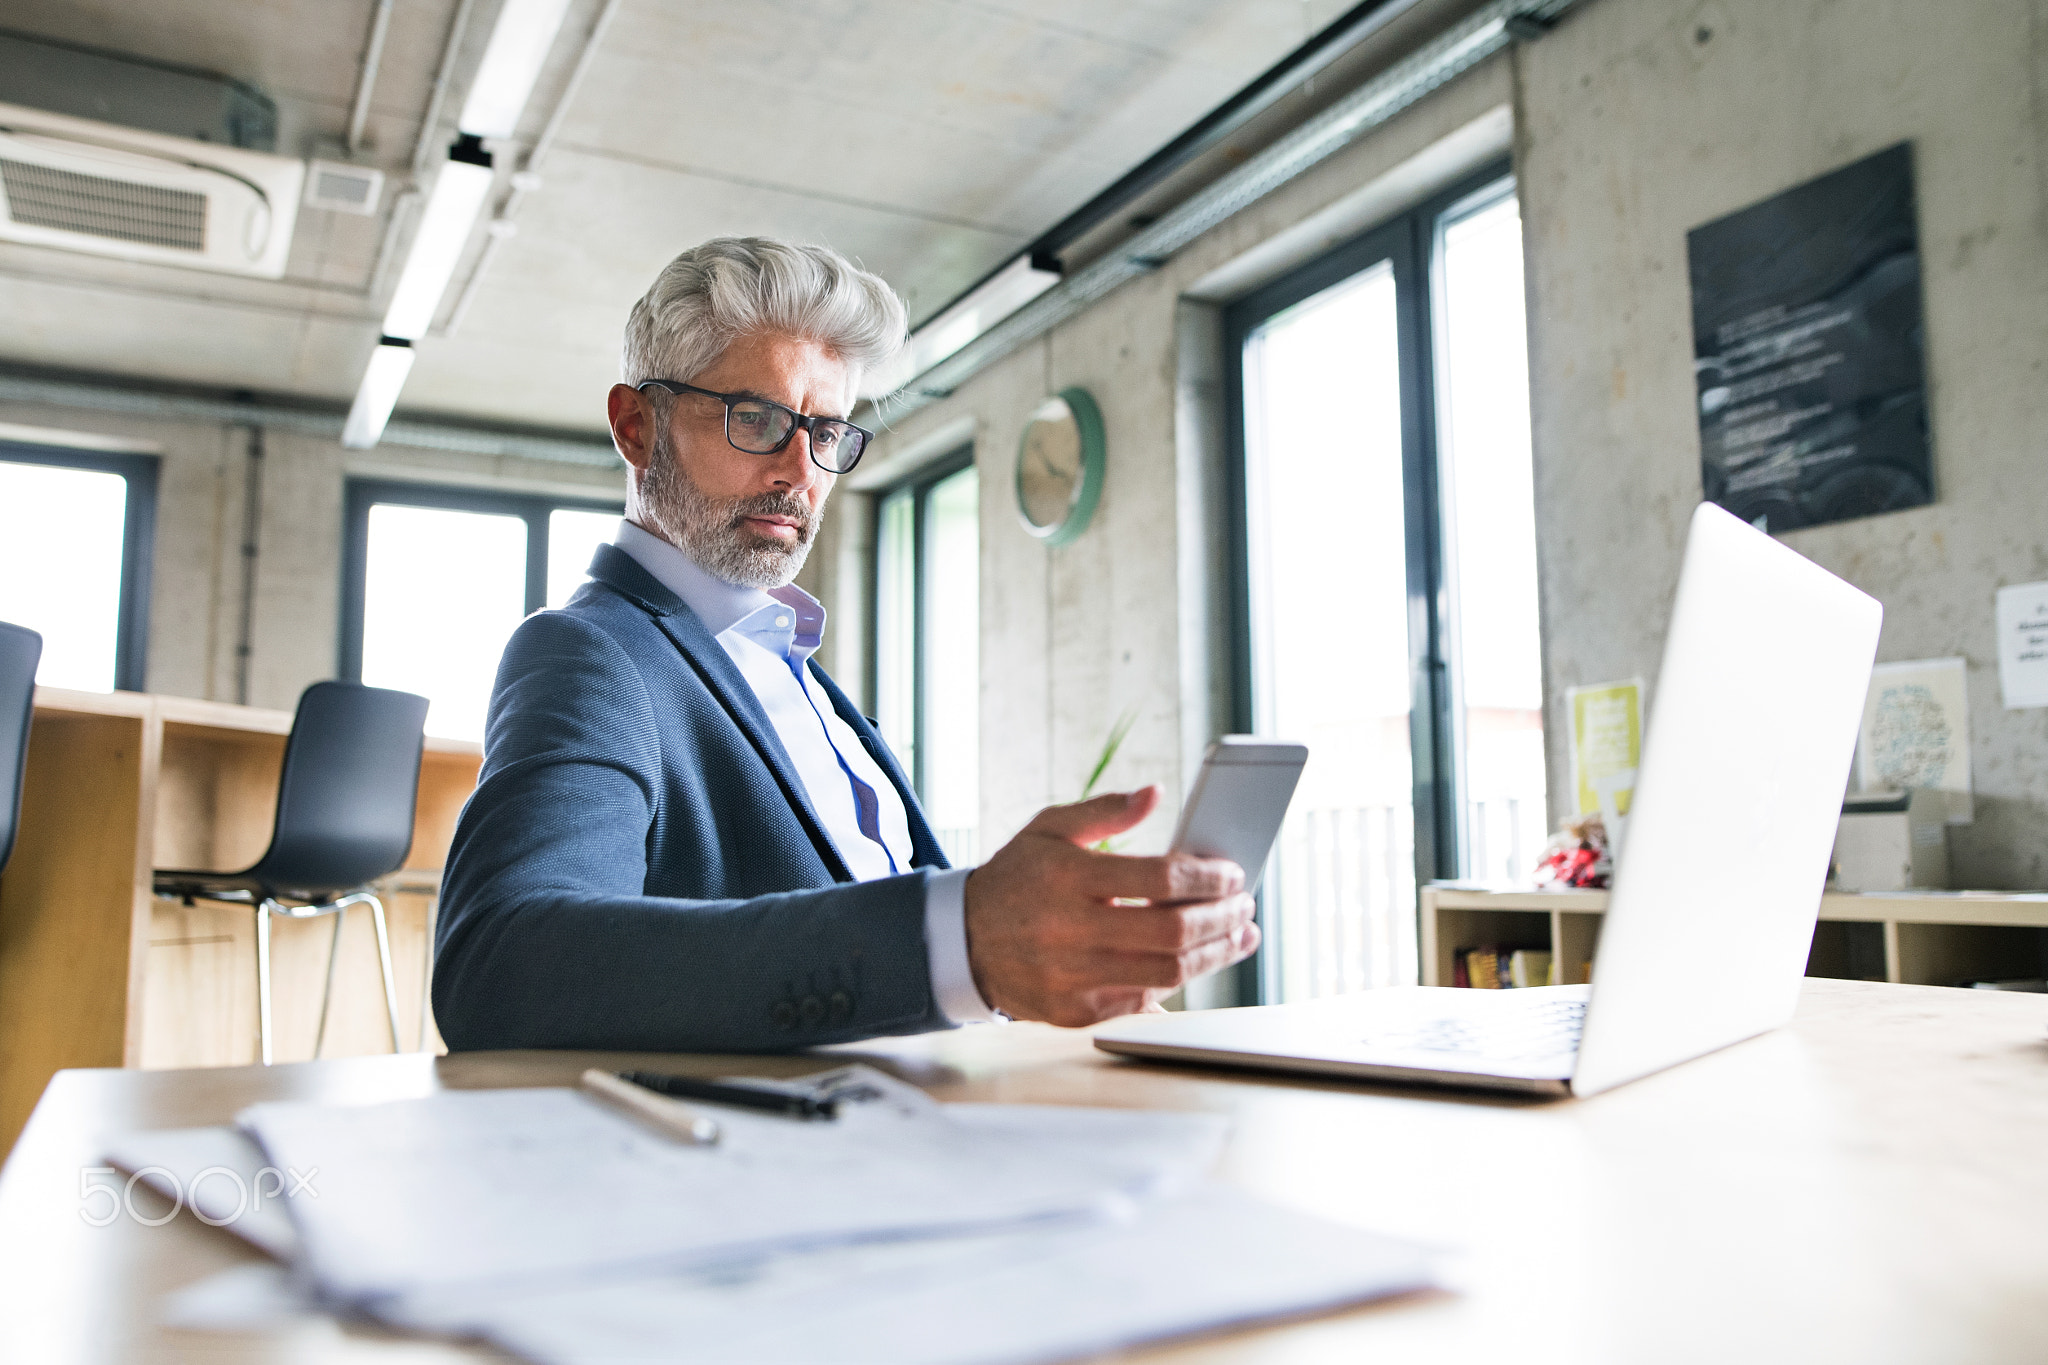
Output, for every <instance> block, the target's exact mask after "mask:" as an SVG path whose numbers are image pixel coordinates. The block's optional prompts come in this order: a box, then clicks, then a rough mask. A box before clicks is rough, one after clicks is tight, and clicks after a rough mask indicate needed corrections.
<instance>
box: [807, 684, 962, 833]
mask: <svg viewBox="0 0 2048 1365" xmlns="http://www.w3.org/2000/svg"><path fill="white" fill-rule="evenodd" d="M810 664H811V676H812V677H814V678H816V679H817V680H818V682H819V685H820V686H822V687H823V688H824V689H825V695H826V696H828V697H830V698H831V699H832V709H833V710H834V711H837V712H838V713H839V718H840V719H841V720H843V721H845V722H846V723H847V724H848V725H850V726H852V727H853V732H854V733H855V734H856V735H859V736H860V742H861V747H862V748H864V749H866V750H867V751H868V757H870V758H872V759H874V760H875V765H876V766H877V767H879V768H880V769H881V770H882V771H883V772H884V773H885V774H887V775H888V778H889V781H890V783H891V784H892V785H893V786H894V787H895V788H896V794H897V795H898V796H900V797H902V798H903V813H904V814H905V815H906V816H908V817H909V819H910V851H911V854H912V858H911V863H912V865H913V866H915V867H936V868H940V869H944V868H948V867H951V866H952V864H951V863H949V862H947V861H946V853H945V850H944V849H942V848H940V847H939V840H938V837H937V836H936V835H934V834H933V833H932V828H931V824H930V822H928V821H927V820H926V819H925V818H924V808H923V807H922V806H920V805H918V803H917V796H916V794H915V793H914V792H912V791H911V790H910V779H909V778H908V777H906V776H905V775H904V772H903V768H902V765H900V764H899V763H897V762H896V755H895V754H893V753H891V752H890V751H889V746H888V745H887V744H885V743H883V742H882V737H881V735H879V734H877V733H876V732H875V727H874V726H872V725H870V724H868V718H867V717H866V716H863V715H862V714H861V713H860V708H859V707H857V706H855V705H854V704H853V702H852V701H851V700H850V699H849V698H848V697H847V695H846V694H845V693H844V692H842V691H840V690H839V684H838V683H836V682H833V681H832V675H831V674H829V673H827V672H826V671H825V670H824V669H822V668H820V667H818V661H817V660H816V659H812V660H811V661H810Z"/></svg>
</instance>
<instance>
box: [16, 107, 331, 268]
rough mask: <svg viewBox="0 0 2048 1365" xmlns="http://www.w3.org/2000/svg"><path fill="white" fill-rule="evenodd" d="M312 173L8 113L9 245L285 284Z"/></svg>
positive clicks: (112, 129) (78, 122)
mask: <svg viewBox="0 0 2048 1365" xmlns="http://www.w3.org/2000/svg"><path fill="white" fill-rule="evenodd" d="M305 175H306V168H305V165H304V163H302V162H299V161H294V160H292V159H291V158H289V157H281V156H272V155H270V154H268V153H266V152H251V151H244V150H242V149H240V148H235V147H223V146H220V145H218V144H215V143H209V142H199V141H196V140H193V139H189V138H179V137H167V136H165V135H163V134H160V133H149V132H142V131H139V130H137V129H133V128H123V127H119V126H117V125H115V124H111V123H101V122H98V121H95V120H91V119H80V118H72V117H69V116H67V115H63V114H53V113H48V112H46V111H44V110H40V109H28V108H23V107H20V106H17V105H8V104H0V241H10V242H24V243H27V244H29V245H32V246H47V247H60V248H63V249H65V250H69V251H79V252H85V253H87V254H90V255H94V256H114V257H119V258H121V259H123V260H130V261H147V262H152V263H155V264H161V265H183V266H192V267H195V268H197V269H201V270H218V271H223V272H226V273H229V274H235V275H256V276H261V277H263V278H266V279H277V278H278V277H280V276H282V275H283V274H284V269H285V259H286V257H287V256H288V255H289V253H290V250H291V237H292V224H293V222H294V221H295V220H296V218H297V216H298V208H299V192H300V190H301V188H302V187H303V186H304V184H305Z"/></svg>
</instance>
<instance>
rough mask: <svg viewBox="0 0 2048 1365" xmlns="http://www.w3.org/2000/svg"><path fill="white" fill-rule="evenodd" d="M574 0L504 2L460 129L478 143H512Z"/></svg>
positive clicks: (473, 82) (467, 100)
mask: <svg viewBox="0 0 2048 1365" xmlns="http://www.w3.org/2000/svg"><path fill="white" fill-rule="evenodd" d="M568 10H569V0H505V4H504V7H503V8H502V9H500V10H499V11H498V24H497V27H496V28H493V29H492V30H491V41H490V44H489V45H488V46H487V47H485V48H484V60H483V64H482V65H481V66H479V67H477V70H476V79H475V80H473V81H471V82H470V85H469V98H468V99H466V100H465V101H463V105H462V117H461V118H459V119H457V120H456V123H455V126H456V127H458V128H460V129H461V130H462V131H463V132H465V133H474V134H476V135H477V136H478V137H511V136H512V134H513V133H514V132H515V131H517V129H518V126H519V114H520V111H521V110H523V109H525V108H526V97H527V96H528V95H530V94H532V93H533V83H534V82H535V81H537V80H539V79H540V69H541V67H542V65H544V64H545V63H546V61H547V59H548V51H549V49H551V48H553V47H554V45H555V34H556V33H557V32H559V31H560V29H561V27H562V16H563V15H564V14H566V13H568Z"/></svg>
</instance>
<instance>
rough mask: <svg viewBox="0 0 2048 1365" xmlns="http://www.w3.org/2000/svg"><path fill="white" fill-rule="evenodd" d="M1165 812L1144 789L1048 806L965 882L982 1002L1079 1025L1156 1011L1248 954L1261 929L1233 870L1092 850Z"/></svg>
mask: <svg viewBox="0 0 2048 1365" xmlns="http://www.w3.org/2000/svg"><path fill="white" fill-rule="evenodd" d="M1158 804H1159V788H1157V787H1146V788H1145V789H1144V790H1142V791H1135V792H1120V793H1114V794H1111V795H1109V796H1098V797H1096V798H1095V799H1094V800H1092V801H1081V802H1077V803H1075V804H1074V805H1071V806H1048V807H1046V808H1045V809H1044V810H1042V811H1040V812H1039V813H1038V815H1037V818H1035V819H1034V820H1032V822H1031V823H1030V824H1028V825H1026V826H1025V827H1024V828H1023V830H1022V831H1020V832H1019V833H1018V835H1017V837H1016V838H1014V839H1012V840H1011V841H1010V842H1009V843H1007V844H1005V845H1004V846H1003V847H1002V848H1001V849H1000V850H999V851H998V852H997V853H996V855H995V856H994V857H993V858H990V859H989V860H988V861H987V862H986V863H984V864H982V865H981V866H980V867H978V868H976V869H975V870H974V871H973V872H971V873H969V874H968V877H967V955H968V960H969V962H970V963H971V964H972V966H973V969H974V984H975V986H976V987H977V988H979V989H980V991H981V998H982V999H984V1000H986V1001H987V1002H988V1003H989V1004H990V1005H992V1006H994V1007H995V1008H997V1009H999V1010H1001V1011H1003V1013H1005V1014H1007V1015H1009V1016H1011V1017H1012V1018H1015V1019H1042V1020H1045V1021H1046V1022H1048V1023H1053V1024H1061V1025H1065V1026H1067V1027H1070V1028H1071V1027H1078V1026H1080V1025H1083V1024H1093V1023H1097V1022H1099V1021H1101V1020H1103V1019H1111V1018H1114V1017H1116V1016H1117V1015H1120V1014H1134V1013H1137V1012H1138V1011H1140V1010H1146V1009H1150V1008H1155V1007H1157V1005H1158V1002H1159V1000H1160V999H1161V998H1162V997H1164V996H1167V995H1170V994H1172V993H1173V992H1174V991H1175V990H1177V989H1179V988H1180V987H1181V986H1183V985H1185V984H1187V983H1188V982H1189V981H1192V980H1194V979H1195V978H1196V977H1198V976H1204V975H1206V974H1208V973H1209V972H1213V971H1215V970H1217V969H1218V968H1219V967H1227V966H1229V965H1230V964H1231V963H1233V962H1237V961H1240V960H1242V959H1243V958H1246V957H1249V956H1250V955H1251V953H1252V951H1253V950H1254V949H1255V948H1257V947H1258V946H1259V928H1258V926H1257V925H1256V924H1253V923H1252V910H1253V905H1252V898H1251V897H1250V896H1247V895H1245V894H1244V872H1243V870H1242V869H1241V868H1239V867H1238V865H1237V864H1236V863H1233V862H1229V861H1227V860H1225V859H1221V858H1196V857H1192V856H1190V855H1187V854H1181V853H1175V854H1168V855H1167V856H1166V857H1163V858H1133V857H1126V856H1124V855H1123V854H1119V853H1099V852H1096V851H1094V850H1092V849H1090V848H1088V847H1087V845H1089V844H1092V843H1095V842H1097V841H1099V840H1102V839H1106V838H1108V837H1110V836H1111V835H1114V834H1121V833H1123V832H1124V831H1125V830H1127V829H1130V828H1131V827H1132V826H1134V825H1136V824H1137V823H1138V822H1139V821H1141V820H1143V819H1144V818H1145V817H1146V816H1148V815H1150V814H1151V813H1152V809H1153V807H1155V806H1157V805H1158ZM1117 902H1139V903H1137V904H1119V903H1117Z"/></svg>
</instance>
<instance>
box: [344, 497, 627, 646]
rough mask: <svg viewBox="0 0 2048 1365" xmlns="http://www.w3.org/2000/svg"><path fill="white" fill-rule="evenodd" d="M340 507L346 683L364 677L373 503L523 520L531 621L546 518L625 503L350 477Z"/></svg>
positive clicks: (538, 601)
mask: <svg viewBox="0 0 2048 1365" xmlns="http://www.w3.org/2000/svg"><path fill="white" fill-rule="evenodd" d="M342 503H343V510H342V552H341V632H340V638H339V641H338V650H337V653H338V658H337V661H336V667H335V676H336V677H337V678H340V679H341V680H342V681H344V682H361V681H362V678H363V611H364V605H365V603H364V596H365V592H366V589H367V584H368V574H369V567H370V565H369V549H370V509H371V508H372V507H374V506H376V505H377V504H379V503H395V504H398V505H400V506H404V507H431V508H438V509H441V510H443V511H450V512H480V513H483V514H485V515H487V516H514V517H519V518H520V519H521V520H523V521H525V523H526V614H527V615H529V616H531V615H532V614H533V613H534V612H537V611H539V610H540V609H541V608H542V607H544V606H546V605H547V599H548V515H549V514H550V513H552V512H555V511H558V510H559V511H568V512H610V513H613V514H615V515H618V516H624V515H625V506H624V502H623V499H621V500H619V501H612V500H609V499H605V498H576V497H570V496H567V495H563V494H554V493H522V492H518V491H515V490H512V489H500V488H469V487H463V486H460V485H450V484H435V483H413V482H411V481H410V480H407V479H359V478H351V479H349V480H348V482H347V487H346V490H345V492H344V494H343V499H342Z"/></svg>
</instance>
